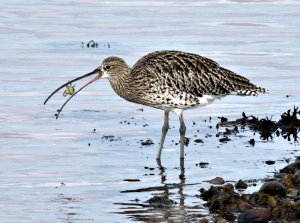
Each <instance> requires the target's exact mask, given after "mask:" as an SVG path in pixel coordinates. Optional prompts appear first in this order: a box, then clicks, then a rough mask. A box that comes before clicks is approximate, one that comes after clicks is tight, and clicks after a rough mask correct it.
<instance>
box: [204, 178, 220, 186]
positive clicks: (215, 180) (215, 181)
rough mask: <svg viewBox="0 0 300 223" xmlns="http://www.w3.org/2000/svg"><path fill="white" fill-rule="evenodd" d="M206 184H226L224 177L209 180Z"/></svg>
mask: <svg viewBox="0 0 300 223" xmlns="http://www.w3.org/2000/svg"><path fill="white" fill-rule="evenodd" d="M205 182H209V183H211V184H217V185H221V184H224V183H225V180H224V179H223V178H222V177H215V178H214V179H211V180H207V181H205Z"/></svg>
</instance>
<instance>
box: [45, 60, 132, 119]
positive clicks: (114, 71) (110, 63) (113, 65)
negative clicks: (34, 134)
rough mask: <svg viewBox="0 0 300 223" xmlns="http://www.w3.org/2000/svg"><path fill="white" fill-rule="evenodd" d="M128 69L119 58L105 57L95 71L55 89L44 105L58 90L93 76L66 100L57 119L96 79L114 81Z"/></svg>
mask: <svg viewBox="0 0 300 223" xmlns="http://www.w3.org/2000/svg"><path fill="white" fill-rule="evenodd" d="M129 70H130V68H129V67H128V65H127V64H126V62H125V61H124V60H123V59H121V58H119V57H107V58H106V59H104V60H103V61H102V63H101V64H100V66H99V67H97V68H96V69H95V70H93V71H92V72H89V73H87V74H85V75H82V76H80V77H77V78H75V79H73V80H71V81H68V82H67V83H65V84H63V85H62V86H60V87H59V88H57V89H56V90H55V91H53V92H52V93H51V94H50V95H49V97H48V98H47V99H46V100H45V102H44V104H46V103H47V101H48V100H49V99H50V98H51V97H52V96H53V95H54V94H56V93H57V92H58V91H59V90H61V89H62V88H64V87H68V86H70V84H72V83H74V82H75V81H78V80H80V79H83V78H85V77H89V76H92V75H95V76H94V78H93V79H91V80H90V81H89V82H87V83H86V84H85V85H83V86H82V87H81V88H79V90H77V91H75V92H74V93H73V94H72V95H71V96H70V97H69V98H68V100H67V101H66V102H65V103H64V104H63V105H62V107H61V108H60V109H59V110H58V114H56V118H58V115H59V114H60V112H61V111H62V109H63V108H64V106H65V105H66V104H67V103H68V101H70V100H71V98H72V97H74V96H75V95H76V94H77V93H78V92H80V91H81V90H82V89H83V88H85V87H86V86H88V85H90V84H91V83H93V82H95V81H96V80H98V79H101V78H107V79H109V80H110V81H114V80H116V79H118V78H119V77H121V76H122V75H124V74H127V73H128V71H129Z"/></svg>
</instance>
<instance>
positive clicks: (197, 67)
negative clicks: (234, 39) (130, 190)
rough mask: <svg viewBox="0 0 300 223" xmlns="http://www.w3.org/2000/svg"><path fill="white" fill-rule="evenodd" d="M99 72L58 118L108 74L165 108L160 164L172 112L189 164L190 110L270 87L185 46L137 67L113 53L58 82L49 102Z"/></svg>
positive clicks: (120, 87) (126, 92)
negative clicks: (187, 118)
mask: <svg viewBox="0 0 300 223" xmlns="http://www.w3.org/2000/svg"><path fill="white" fill-rule="evenodd" d="M93 74H95V77H94V78H93V79H92V80H90V81H89V82H88V83H86V84H85V85H84V86H83V87H81V88H80V89H79V90H77V91H76V92H74V93H73V94H71V96H70V97H69V98H68V99H67V101H66V102H65V103H64V104H63V105H62V107H61V108H60V109H59V110H58V114H56V118H58V116H59V114H60V112H61V111H62V109H63V108H64V106H65V105H66V104H67V103H68V101H69V100H70V99H71V98H72V97H73V96H75V95H76V94H77V93H78V92H80V91H81V90H82V89H83V88H85V87H86V86H87V85H89V84H91V83H93V82H94V81H96V80H98V79H101V78H107V79H108V80H109V82H110V84H111V86H112V88H113V89H114V91H115V92H116V93H117V94H118V95H119V96H121V97H122V98H124V99H125V100H127V101H129V102H133V103H137V104H142V105H146V106H150V107H153V108H157V109H162V110H164V124H163V127H162V134H161V139H160V146H159V149H158V152H157V156H156V159H157V161H158V163H159V165H160V158H161V152H162V149H163V145H164V141H165V137H166V135H167V132H168V129H169V113H170V112H174V113H175V114H176V115H177V116H178V117H179V122H180V128H179V132H180V166H181V167H183V163H184V141H185V132H186V126H185V124H184V119H183V111H184V110H186V109H189V108H195V107H200V106H205V105H207V104H209V103H211V102H213V101H214V100H215V99H217V98H221V97H224V96H226V95H241V96H251V95H257V94H258V93H265V92H266V89H264V88H261V87H258V86H256V85H254V84H253V83H251V82H250V81H249V80H248V79H247V78H245V77H242V76H240V75H238V74H236V73H234V72H232V71H230V70H227V69H225V68H223V67H221V66H219V65H218V63H216V62H215V61H213V60H211V59H208V58H206V57H203V56H200V55H197V54H193V53H187V52H181V51H156V52H153V53H149V54H147V55H145V56H144V57H142V58H141V59H139V60H138V61H137V62H136V64H135V65H134V66H133V67H132V68H130V67H129V66H128V65H127V64H126V62H125V61H124V60H123V59H122V58H119V57H108V58H106V59H104V60H103V61H102V63H101V65H100V66H99V67H97V68H96V69H95V70H93V71H92V72H90V73H87V74H85V75H83V76H80V77H78V78H75V79H73V80H71V81H69V82H67V83H65V84H64V85H62V86H60V87H59V88H57V89H56V90H55V91H54V92H52V94H50V96H49V97H48V98H47V99H46V100H45V102H44V104H46V103H47V101H48V100H49V99H50V98H51V97H52V96H53V95H54V94H55V93H56V92H58V91H59V90H60V89H62V88H64V87H68V86H71V84H72V83H73V82H75V81H77V80H80V79H82V78H85V77H88V76H91V75H93Z"/></svg>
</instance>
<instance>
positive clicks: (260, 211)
mask: <svg viewBox="0 0 300 223" xmlns="http://www.w3.org/2000/svg"><path fill="white" fill-rule="evenodd" d="M270 219H271V212H270V211H269V210H268V209H267V208H254V209H249V210H246V211H245V212H244V213H241V214H240V215H239V216H238V220H237V222H238V223H267V222H268V221H269V220H270Z"/></svg>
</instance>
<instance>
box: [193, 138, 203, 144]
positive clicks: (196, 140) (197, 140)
mask: <svg viewBox="0 0 300 223" xmlns="http://www.w3.org/2000/svg"><path fill="white" fill-rule="evenodd" d="M194 142H195V143H204V142H203V140H202V139H195V140H194Z"/></svg>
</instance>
